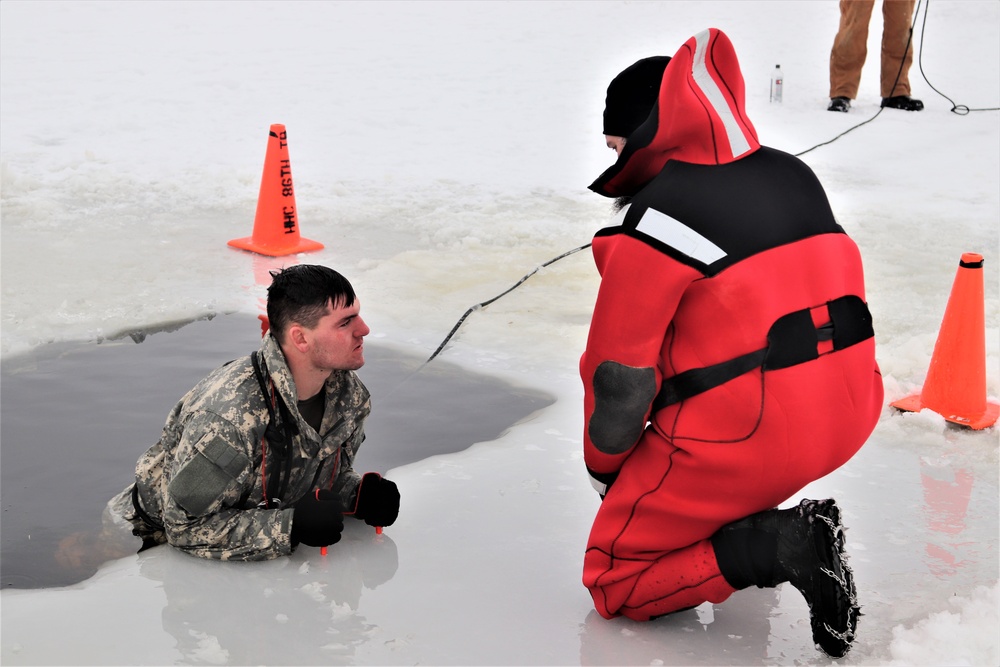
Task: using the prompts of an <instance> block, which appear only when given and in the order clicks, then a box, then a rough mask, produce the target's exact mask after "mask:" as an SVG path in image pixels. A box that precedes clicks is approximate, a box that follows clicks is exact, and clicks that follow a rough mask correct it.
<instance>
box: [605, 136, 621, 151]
mask: <svg viewBox="0 0 1000 667" xmlns="http://www.w3.org/2000/svg"><path fill="white" fill-rule="evenodd" d="M604 140H605V141H606V142H607V144H608V148H610V149H611V150H613V151H614V152H615V153H617V154H618V155H621V154H622V149H623V148H625V137H616V136H614V135H611V134H605V135H604Z"/></svg>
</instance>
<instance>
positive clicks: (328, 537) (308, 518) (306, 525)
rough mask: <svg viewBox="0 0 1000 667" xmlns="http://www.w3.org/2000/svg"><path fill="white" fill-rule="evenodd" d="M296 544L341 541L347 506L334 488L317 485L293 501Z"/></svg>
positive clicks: (312, 544)
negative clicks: (342, 503) (332, 489)
mask: <svg viewBox="0 0 1000 667" xmlns="http://www.w3.org/2000/svg"><path fill="white" fill-rule="evenodd" d="M293 507H294V508H295V512H294V513H293V514H292V546H295V545H297V544H298V543H299V542H301V543H302V544H306V545H309V546H311V547H328V546H330V545H331V544H336V543H337V542H339V541H340V534H341V532H343V530H344V508H343V507H342V506H341V504H340V499H339V498H338V497H337V494H335V493H334V492H333V491H326V490H321V489H316V491H315V492H313V493H307V494H306V495H304V496H302V498H301V499H300V500H299V501H298V502H297V503H295V505H293Z"/></svg>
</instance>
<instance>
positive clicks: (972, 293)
mask: <svg viewBox="0 0 1000 667" xmlns="http://www.w3.org/2000/svg"><path fill="white" fill-rule="evenodd" d="M983 300H984V297H983V256H982V255H980V254H978V253H974V252H967V253H964V254H963V255H962V261H961V262H959V264H958V274H957V275H956V276H955V284H954V285H952V288H951V296H949V297H948V305H947V306H946V307H945V310H944V320H943V321H942V322H941V330H940V331H939V332H938V337H937V342H936V343H934V352H933V354H931V365H930V368H929V369H928V371H927V379H926V380H924V386H923V389H922V390H921V392H920V393H919V394H914V395H912V396H907V397H906V398H903V399H900V400H898V401H896V402H894V403H892V404H891V405H892V407H894V408H899V409H900V410H906V411H909V412H919V411H920V410H922V409H923V408H929V409H931V410H933V411H934V412H936V413H938V414H939V415H941V416H942V417H944V418H945V419H947V420H948V421H950V422H954V423H955V424H961V425H963V426H968V427H969V428H973V429H984V428H988V427H990V426H992V425H993V424H994V423H995V422H996V420H997V416H998V415H1000V405H997V404H996V403H989V402H987V400H986V324H985V318H984V315H983V310H984V307H983Z"/></svg>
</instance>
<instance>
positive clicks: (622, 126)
mask: <svg viewBox="0 0 1000 667" xmlns="http://www.w3.org/2000/svg"><path fill="white" fill-rule="evenodd" d="M669 62H670V56H653V57H651V58H643V59H642V60H640V61H638V62H636V63H634V64H632V65H631V66H629V67H628V68H627V69H625V70H624V71H622V72H621V73H620V74H619V75H618V76H616V77H615V78H614V79H613V80H612V81H611V84H610V85H609V86H608V96H607V99H606V100H605V103H604V134H606V135H609V136H613V137H628V136H629V135H630V134H632V132H634V131H635V129H636V128H637V127H639V126H640V125H642V123H643V121H645V120H646V118H647V117H648V116H649V112H650V111H651V110H652V109H653V105H655V104H656V98H657V96H658V95H659V93H660V82H661V81H662V80H663V70H665V69H666V68H667V63H669Z"/></svg>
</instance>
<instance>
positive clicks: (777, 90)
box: [771, 65, 785, 104]
mask: <svg viewBox="0 0 1000 667" xmlns="http://www.w3.org/2000/svg"><path fill="white" fill-rule="evenodd" d="M784 84H785V75H784V74H782V73H781V65H775V66H774V71H773V72H771V101H772V102H777V103H779V104H780V103H781V89H782V88H783V87H784Z"/></svg>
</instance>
